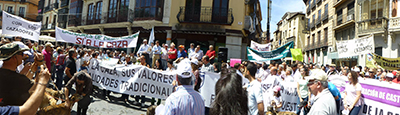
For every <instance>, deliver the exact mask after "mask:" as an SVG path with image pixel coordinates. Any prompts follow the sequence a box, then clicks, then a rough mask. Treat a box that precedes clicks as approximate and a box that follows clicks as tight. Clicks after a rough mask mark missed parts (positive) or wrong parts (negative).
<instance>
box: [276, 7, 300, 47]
mask: <svg viewBox="0 0 400 115" xmlns="http://www.w3.org/2000/svg"><path fill="white" fill-rule="evenodd" d="M306 22H307V21H306V15H305V14H304V13H302V12H286V13H285V14H284V15H283V16H282V20H280V21H279V22H278V23H277V29H276V31H275V32H274V36H275V37H274V40H273V42H272V46H273V48H272V49H276V48H279V47H280V46H282V45H285V44H286V43H288V42H291V41H294V48H301V49H303V48H304V47H305V44H304V41H305V30H306V26H307V23H306Z"/></svg>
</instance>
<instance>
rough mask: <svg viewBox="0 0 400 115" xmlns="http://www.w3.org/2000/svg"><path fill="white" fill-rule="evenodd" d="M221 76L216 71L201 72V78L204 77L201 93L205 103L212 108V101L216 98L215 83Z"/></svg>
mask: <svg viewBox="0 0 400 115" xmlns="http://www.w3.org/2000/svg"><path fill="white" fill-rule="evenodd" d="M219 77H220V74H219V73H214V72H201V73H200V78H201V79H202V82H201V85H200V90H199V91H200V95H201V96H202V97H203V99H204V104H205V106H206V107H209V108H211V107H212V103H213V102H214V100H215V96H216V94H215V84H216V83H217V81H218V79H219Z"/></svg>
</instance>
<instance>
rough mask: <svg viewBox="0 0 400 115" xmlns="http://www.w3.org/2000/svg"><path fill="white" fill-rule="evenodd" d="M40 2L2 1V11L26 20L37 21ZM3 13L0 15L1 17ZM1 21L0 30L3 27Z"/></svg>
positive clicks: (0, 8)
mask: <svg viewBox="0 0 400 115" xmlns="http://www.w3.org/2000/svg"><path fill="white" fill-rule="evenodd" d="M38 1H39V0H0V10H1V11H6V12H8V13H10V14H14V15H17V16H20V17H22V18H24V19H26V20H30V21H36V17H37V15H38V13H37V12H38ZM2 14H3V13H1V14H0V17H1V15H2ZM2 23H3V22H2V20H0V29H1V25H2Z"/></svg>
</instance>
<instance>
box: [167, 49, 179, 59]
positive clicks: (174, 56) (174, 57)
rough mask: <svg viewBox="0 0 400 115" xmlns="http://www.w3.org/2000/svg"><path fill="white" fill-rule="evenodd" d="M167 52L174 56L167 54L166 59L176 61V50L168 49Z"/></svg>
mask: <svg viewBox="0 0 400 115" xmlns="http://www.w3.org/2000/svg"><path fill="white" fill-rule="evenodd" d="M169 52H175V53H174V54H168V59H176V56H177V53H178V52H177V51H176V48H174V49H169V50H168V53H169Z"/></svg>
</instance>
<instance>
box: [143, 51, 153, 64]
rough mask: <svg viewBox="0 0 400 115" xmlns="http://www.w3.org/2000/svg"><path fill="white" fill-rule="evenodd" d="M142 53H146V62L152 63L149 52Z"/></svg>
mask: <svg viewBox="0 0 400 115" xmlns="http://www.w3.org/2000/svg"><path fill="white" fill-rule="evenodd" d="M142 55H144V58H146V63H147V64H149V65H151V60H150V56H149V54H142Z"/></svg>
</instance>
